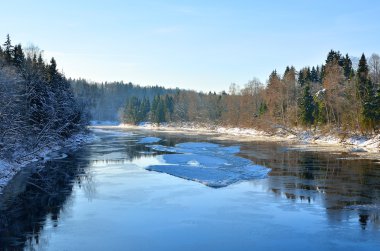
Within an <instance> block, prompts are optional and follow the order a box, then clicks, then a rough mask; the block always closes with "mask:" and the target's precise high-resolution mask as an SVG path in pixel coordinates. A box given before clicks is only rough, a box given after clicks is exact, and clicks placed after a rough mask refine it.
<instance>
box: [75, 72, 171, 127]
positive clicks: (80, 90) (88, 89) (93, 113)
mask: <svg viewBox="0 0 380 251" xmlns="http://www.w3.org/2000/svg"><path fill="white" fill-rule="evenodd" d="M69 81H70V83H71V86H72V88H73V90H74V94H75V96H76V98H77V99H79V100H82V102H84V103H86V106H87V108H88V111H89V114H90V117H91V119H92V120H98V121H106V120H109V121H119V120H120V116H121V109H122V108H123V107H124V105H125V102H126V100H128V99H129V98H131V97H137V98H139V99H143V98H147V99H149V101H153V98H154V97H155V96H157V95H165V94H172V93H175V91H176V90H174V89H165V88H164V87H161V86H146V87H142V86H138V85H134V84H132V83H123V82H112V83H107V82H106V83H91V82H88V81H86V80H84V79H69Z"/></svg>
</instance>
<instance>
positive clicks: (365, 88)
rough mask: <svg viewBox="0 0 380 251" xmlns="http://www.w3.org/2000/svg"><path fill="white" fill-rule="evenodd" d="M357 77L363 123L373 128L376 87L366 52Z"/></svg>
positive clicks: (361, 59) (360, 62)
mask: <svg viewBox="0 0 380 251" xmlns="http://www.w3.org/2000/svg"><path fill="white" fill-rule="evenodd" d="M356 78H357V79H356V89H357V95H358V98H359V100H360V101H361V104H362V115H363V123H364V125H365V126H366V127H367V128H371V127H372V128H373V126H374V124H373V123H374V119H375V114H374V112H375V106H376V104H375V103H376V102H375V94H374V87H373V84H372V82H371V80H370V78H369V71H368V64H367V60H366V58H365V55H364V53H363V54H362V56H361V58H360V60H359V66H358V70H357V74H356Z"/></svg>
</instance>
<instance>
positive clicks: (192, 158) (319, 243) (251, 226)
mask: <svg viewBox="0 0 380 251" xmlns="http://www.w3.org/2000/svg"><path fill="white" fill-rule="evenodd" d="M94 133H95V135H96V136H97V138H98V139H97V140H96V141H94V142H92V143H89V144H87V145H85V146H84V147H83V148H81V149H80V150H78V151H76V152H72V153H68V156H67V157H66V158H57V159H54V160H51V161H48V162H46V163H45V164H44V165H45V168H43V169H38V168H36V167H35V168H33V167H30V168H28V169H27V170H25V171H24V172H23V173H20V174H19V175H18V176H16V177H15V179H14V180H12V182H11V184H10V185H9V186H8V187H7V189H6V190H5V191H4V194H3V195H2V196H1V197H0V250H23V249H25V250H30V249H31V250H308V251H312V250H318V251H320V250H345V251H346V250H379V247H380V218H379V213H380V164H379V163H377V162H376V161H374V160H363V159H357V158H355V155H354V154H347V153H341V152H335V151H331V152H320V151H313V150H310V149H309V150H308V148H302V147H301V148H300V147H295V146H294V145H291V144H285V143H273V142H250V143H247V142H244V143H242V142H233V141H214V140H211V139H209V138H208V136H207V135H197V136H194V135H184V134H168V133H154V132H148V131H126V130H124V131H123V130H121V129H120V130H116V129H113V130H111V129H109V130H107V129H103V130H99V129H97V130H94Z"/></svg>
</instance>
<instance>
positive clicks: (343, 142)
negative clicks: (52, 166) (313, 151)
mask: <svg viewBox="0 0 380 251" xmlns="http://www.w3.org/2000/svg"><path fill="white" fill-rule="evenodd" d="M118 127H119V128H129V129H145V130H156V131H166V132H186V133H190V134H193V133H202V134H210V135H214V136H215V137H216V138H217V139H233V140H236V141H253V140H256V141H257V140H262V141H288V142H292V143H300V144H306V145H311V146H312V145H318V146H329V147H339V148H342V150H347V151H349V152H356V153H362V154H361V155H362V156H364V155H365V154H363V153H378V152H380V134H377V135H371V136H363V135H354V134H352V135H346V136H345V137H344V138H342V137H341V136H339V135H334V134H333V133H322V132H320V131H318V130H317V131H305V130H302V129H292V130H291V132H289V131H287V130H284V129H281V128H280V129H277V130H276V132H274V133H268V132H264V131H259V130H256V129H252V128H236V127H235V128H227V127H221V126H215V125H205V124H197V123H165V124H161V125H157V124H152V123H141V124H140V125H130V124H120V125H119V126H118ZM371 158H372V157H371Z"/></svg>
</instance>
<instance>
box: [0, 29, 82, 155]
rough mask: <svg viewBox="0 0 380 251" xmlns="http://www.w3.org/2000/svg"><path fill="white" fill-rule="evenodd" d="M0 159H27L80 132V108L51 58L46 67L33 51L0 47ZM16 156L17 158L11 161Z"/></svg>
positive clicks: (6, 45) (14, 47)
mask: <svg viewBox="0 0 380 251" xmlns="http://www.w3.org/2000/svg"><path fill="white" fill-rule="evenodd" d="M0 117H1V123H0V159H12V160H15V159H16V160H17V159H18V158H23V157H27V155H30V154H33V152H38V151H39V150H41V149H42V148H44V147H46V146H49V145H50V144H51V143H57V142H62V141H64V140H65V139H67V138H69V137H70V136H72V135H73V134H75V133H78V132H80V131H83V130H84V128H85V125H86V124H87V116H86V112H84V109H83V105H82V104H80V103H79V102H78V100H77V99H75V97H74V93H73V91H72V89H71V86H70V83H69V81H68V80H67V79H66V78H65V76H64V75H63V74H62V73H60V72H59V71H58V69H57V63H56V61H55V59H54V58H52V59H51V60H50V62H49V63H46V62H45V61H44V59H43V57H42V53H41V51H40V50H39V49H38V48H37V47H35V46H30V47H29V48H22V46H21V44H16V45H13V44H12V41H11V39H10V36H9V35H8V36H7V38H6V41H5V43H4V44H3V45H2V46H0ZM16 154H17V156H15V155H16Z"/></svg>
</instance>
